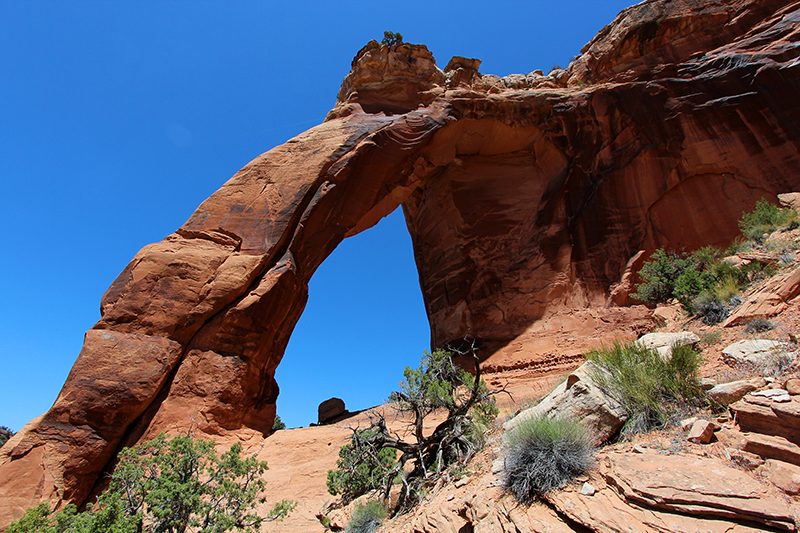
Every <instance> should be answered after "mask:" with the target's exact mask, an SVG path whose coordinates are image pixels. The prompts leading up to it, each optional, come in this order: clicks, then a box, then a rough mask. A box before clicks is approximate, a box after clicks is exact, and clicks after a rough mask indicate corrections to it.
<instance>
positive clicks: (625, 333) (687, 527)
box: [246, 230, 800, 532]
mask: <svg viewBox="0 0 800 533" xmlns="http://www.w3.org/2000/svg"><path fill="white" fill-rule="evenodd" d="M780 238H781V239H782V240H783V241H785V243H788V242H790V241H791V242H794V239H796V238H800V232H798V230H795V231H794V232H791V233H786V234H782V235H781V236H780ZM785 243H784V244H785ZM789 247H790V248H793V247H792V246H789ZM773 248H779V247H777V246H774V245H773ZM779 251H780V252H782V253H783V254H784V255H785V254H786V253H788V254H795V252H794V250H787V249H786V246H783V247H782V248H781V250H779ZM766 253H772V252H769V251H767V252H766ZM776 253H777V252H776ZM797 272H800V267H797V266H796V263H794V264H788V265H782V266H780V267H779V270H778V272H777V273H776V274H775V275H774V276H773V277H772V278H770V279H768V280H764V281H761V282H759V283H757V284H755V285H754V286H753V287H751V288H750V289H749V290H748V291H747V292H746V293H745V294H744V295H743V300H744V303H743V304H742V305H741V306H740V307H739V310H740V311H741V310H743V309H747V308H748V304H753V303H754V301H755V299H758V300H759V302H760V303H759V305H762V306H763V305H764V302H767V301H769V302H772V304H773V305H777V307H776V309H778V308H779V309H780V313H778V314H777V315H776V316H774V317H772V318H771V319H770V320H771V322H772V323H773V325H774V327H773V329H771V330H768V331H764V332H761V333H750V332H749V331H747V323H748V321H749V319H748V318H747V317H745V319H743V320H741V321H740V324H738V325H729V326H728V327H724V326H723V325H722V324H719V325H715V326H707V325H704V324H702V322H700V321H699V320H697V319H692V318H691V317H687V316H686V315H685V314H683V312H682V311H681V310H680V308H679V306H677V305H671V306H669V305H668V306H661V307H659V308H657V309H655V310H654V313H653V314H654V316H655V317H656V318H655V320H656V322H658V325H656V326H655V328H654V329H655V330H656V331H658V332H663V333H673V334H678V333H687V332H688V333H691V334H694V335H696V337H694V341H693V342H695V343H696V345H697V347H698V348H700V349H701V350H702V354H703V358H704V364H703V367H702V369H701V375H702V376H703V378H705V384H706V387H707V388H710V391H709V392H710V393H711V394H712V396H713V397H714V398H715V399H716V400H717V401H719V402H720V403H723V404H725V405H729V407H725V406H721V407H718V408H717V409H716V410H711V409H707V410H705V411H702V412H700V413H696V414H695V415H694V416H693V417H692V418H691V419H689V420H688V421H686V422H685V423H684V424H683V426H684V427H680V426H676V427H673V428H670V429H667V430H663V431H655V432H651V433H648V434H644V435H638V436H636V437H635V438H633V439H632V440H629V441H625V442H616V443H613V444H608V445H605V446H602V447H600V448H598V450H597V452H596V461H595V468H594V469H593V470H592V471H591V472H590V473H589V474H588V475H586V476H584V477H581V478H579V479H577V480H576V481H575V483H573V484H571V485H569V486H567V487H565V488H564V489H563V490H562V491H558V492H556V493H553V494H549V495H547V496H546V497H545V498H544V499H543V500H541V501H537V502H535V503H534V504H533V505H530V506H523V505H519V504H517V503H516V502H515V501H514V499H513V498H512V497H511V496H510V495H509V494H507V493H505V492H504V491H503V489H502V488H501V486H500V485H501V482H500V471H501V465H502V435H503V427H502V424H501V422H507V421H508V420H510V419H512V418H513V417H514V416H515V415H518V414H519V413H520V412H522V411H524V410H525V409H528V408H530V407H531V406H533V405H535V404H536V403H537V402H538V401H539V400H540V399H541V398H542V397H544V396H546V395H547V394H548V393H550V392H551V391H552V390H553V389H555V388H556V386H557V385H558V384H559V383H561V382H563V380H564V378H565V377H566V376H567V375H569V374H570V373H571V371H572V370H574V368H575V367H577V366H578V365H579V364H580V363H581V362H582V356H581V353H582V352H584V351H585V347H586V346H587V345H589V344H597V343H601V342H607V341H608V340H609V339H608V333H610V332H613V330H614V327H617V328H618V329H617V331H618V332H619V333H620V337H621V338H635V337H636V336H637V334H638V333H642V331H641V330H642V328H643V324H644V323H645V322H646V321H645V320H644V319H642V320H637V321H635V323H633V324H630V323H628V324H615V323H614V322H613V321H608V322H606V321H603V320H598V319H597V318H596V317H592V316H589V315H581V314H577V315H576V316H572V317H568V316H557V317H555V319H554V320H552V321H551V322H550V323H551V324H558V323H559V322H562V321H565V320H572V321H584V322H587V323H590V324H593V325H594V324H597V323H601V324H608V327H607V328H604V327H602V326H601V327H599V328H597V329H596V330H595V331H596V334H595V335H587V337H586V338H583V339H580V340H576V339H566V338H560V337H559V336H558V334H557V332H558V329H557V327H552V328H550V331H549V334H550V335H549V336H546V335H544V334H543V333H541V332H539V333H535V332H531V334H530V336H529V338H530V339H531V342H530V344H529V345H525V342H524V341H519V342H517V343H515V345H514V346H509V347H506V348H505V349H504V350H501V351H500V352H498V354H497V355H496V356H494V357H492V358H490V359H489V360H488V361H487V363H486V365H485V366H486V367H489V368H490V370H489V371H488V372H487V373H486V374H485V377H486V379H487V382H488V383H490V385H491V386H494V387H500V386H505V387H506V388H507V389H508V391H509V392H510V393H511V396H506V395H503V396H501V397H500V398H499V405H500V408H501V416H500V419H499V420H500V422H499V423H498V424H497V426H496V427H495V428H494V429H493V430H492V434H491V436H490V444H489V445H488V446H487V448H486V449H485V450H484V451H483V452H482V453H481V454H480V455H479V456H478V457H476V458H475V459H474V460H473V461H472V462H471V463H470V465H469V468H468V473H467V474H466V475H462V474H461V473H460V474H459V475H458V476H453V479H446V480H443V481H442V482H441V483H439V484H438V485H437V486H436V487H435V488H434V489H433V490H432V491H431V493H430V494H429V495H428V497H427V499H426V501H425V502H424V503H423V504H422V505H421V506H419V507H418V508H417V509H416V510H415V511H414V512H412V513H409V514H407V515H403V516H400V517H398V518H396V519H394V520H392V521H389V522H387V523H386V524H385V525H384V526H383V528H382V529H381V531H387V532H388V531H391V532H434V531H436V532H442V531H444V532H447V531H452V532H464V531H502V532H506V531H508V532H515V531H535V532H538V531H542V532H545V531H554V532H557V531H585V530H586V529H585V528H588V529H589V530H592V531H686V532H694V531H713V532H716V531H720V532H721V531H737V532H739V531H740V532H746V531H795V530H796V529H797V524H798V521H800V500H798V494H800V446H798V444H800V396H798V395H797V394H798V393H800V379H798V378H799V377H800V375H798V372H797V362H796V355H797V349H798V347H797V344H796V339H795V334H796V332H797V331H800V330H798V327H800V301H797V300H794V299H790V300H789V301H788V302H787V301H783V300H781V299H780V298H777V297H776V296H775V295H776V294H781V291H783V293H785V294H791V293H792V292H796V289H797V288H800V286H798V287H795V288H794V289H792V288H789V289H787V287H786V286H785V285H786V279H791V278H792V276H791V275H792V274H793V273H797ZM776 280H779V281H781V283H782V285H781V286H779V287H777V288H776V287H775V284H776ZM764 287H771V289H770V291H767V292H768V294H767V293H765V291H764ZM787 290H788V293H787V292H786V291H787ZM753 295H758V297H757V298H754V296H753ZM798 300H800V299H798ZM750 307H752V305H750ZM643 312H644V311H643ZM643 316H644V315H643ZM734 316H735V313H734ZM741 341H746V343H744V344H746V345H747V346H749V347H751V348H756V352H755V353H754V354H749V355H747V354H745V357H749V359H748V360H738V361H737V360H736V359H735V356H736V353H734V354H733V355H730V353H732V352H731V350H727V349H726V347H728V346H731V345H734V344H736V343H739V344H741ZM757 341H771V342H773V343H780V344H778V349H777V350H773V351H767V352H758V350H757V348H758V347H759V343H758V342H757ZM543 346H546V347H547V348H548V350H549V351H548V350H544V352H545V353H546V354H548V356H547V357H542V355H541V354H542V347H543ZM723 350H724V351H723ZM532 351H537V355H538V357H534V358H530V357H527V355H528V352H532ZM726 352H727V353H726ZM764 354H767V356H766V357H767V359H766V360H765V359H764V356H765V355H764ZM740 355H741V354H740ZM526 357H527V360H528V361H530V364H527V365H526V364H524V361H525V359H526ZM543 361H544V362H543ZM776 361H777V362H778V363H779V364H778V365H777V366H776V365H775V362H776ZM792 364H793V365H794V366H792ZM575 375H577V376H579V378H578V379H580V376H581V373H580V372H578V373H577V374H575ZM571 381H572V380H571ZM714 385H716V386H715V387H714V388H711V387H712V386H714ZM562 387H563V385H562ZM559 401H563V400H559ZM544 403H546V402H543V404H544ZM377 409H385V407H380V408H377ZM368 417H369V412H365V413H360V414H358V415H355V416H353V417H351V418H348V419H346V420H344V421H341V422H339V423H337V424H334V425H329V426H320V427H311V428H300V429H290V430H282V431H278V432H276V433H275V434H273V435H271V436H270V437H268V438H267V439H260V438H258V437H256V436H253V437H252V438H251V439H249V440H248V441H247V442H246V444H247V448H248V450H249V451H251V452H255V453H258V455H259V457H260V458H262V459H266V460H268V461H269V462H270V465H271V470H270V471H269V472H268V481H269V489H268V491H269V492H268V495H267V496H268V497H267V501H268V503H270V502H274V501H277V500H280V499H283V498H291V499H296V500H298V502H299V506H298V509H297V510H296V511H295V512H294V513H293V514H292V515H291V516H290V517H289V518H288V519H287V520H286V521H284V522H282V523H276V524H271V526H270V529H269V530H270V531H286V532H295V531H296V532H300V531H304V532H313V531H319V532H322V531H325V528H324V527H323V526H322V525H321V523H320V521H319V515H320V514H321V513H322V512H323V510H324V511H325V513H326V516H327V517H328V519H330V520H331V525H332V526H334V527H336V526H340V527H341V526H344V525H346V522H347V518H348V509H338V510H337V509H335V505H332V500H334V499H333V498H331V497H330V495H328V494H327V492H326V489H325V478H326V472H327V471H328V470H329V469H331V468H332V467H333V466H334V464H335V461H336V458H337V453H338V449H339V447H340V446H341V445H342V444H343V443H344V442H345V441H346V439H347V437H348V435H349V433H350V429H349V428H350V427H356V426H359V425H362V426H364V425H366V424H367V423H368ZM695 419H696V420H695ZM434 422H435V421H434ZM695 422H696V423H695ZM394 423H395V425H396V426H397V427H401V426H402V424H403V421H402V420H395V421H394ZM703 430H705V435H703ZM455 477H458V478H457V479H456V478H455Z"/></svg>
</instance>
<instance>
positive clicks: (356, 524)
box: [345, 501, 386, 533]
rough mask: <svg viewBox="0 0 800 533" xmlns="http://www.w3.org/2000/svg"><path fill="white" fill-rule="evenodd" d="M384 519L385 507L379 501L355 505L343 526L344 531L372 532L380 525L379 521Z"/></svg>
mask: <svg viewBox="0 0 800 533" xmlns="http://www.w3.org/2000/svg"><path fill="white" fill-rule="evenodd" d="M385 519H386V507H384V506H383V505H382V504H381V503H380V502H376V501H369V502H367V503H365V504H363V505H357V506H356V507H355V509H353V515H352V516H351V517H350V522H348V524H347V527H346V528H345V533H372V532H373V531H377V530H378V528H379V527H381V523H383V521H384V520H385Z"/></svg>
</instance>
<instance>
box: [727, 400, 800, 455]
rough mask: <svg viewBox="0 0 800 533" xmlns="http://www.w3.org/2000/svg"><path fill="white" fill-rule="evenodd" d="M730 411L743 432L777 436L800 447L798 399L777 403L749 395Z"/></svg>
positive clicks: (799, 405)
mask: <svg viewBox="0 0 800 533" xmlns="http://www.w3.org/2000/svg"><path fill="white" fill-rule="evenodd" d="M729 409H730V410H731V412H732V413H733V414H734V416H735V417H736V422H737V423H738V424H739V429H740V430H741V431H749V432H754V433H763V434H764V435H775V436H778V437H783V438H785V439H787V440H789V441H790V442H793V443H794V444H797V445H800V401H798V399H796V397H795V398H794V399H792V400H791V401H790V402H786V403H777V402H773V401H770V400H769V399H766V398H759V397H757V396H755V397H754V396H752V395H747V396H745V397H744V398H743V399H742V400H739V401H738V402H736V403H732V404H731V405H730V406H729Z"/></svg>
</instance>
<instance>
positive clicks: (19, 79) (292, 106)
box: [0, 0, 629, 431]
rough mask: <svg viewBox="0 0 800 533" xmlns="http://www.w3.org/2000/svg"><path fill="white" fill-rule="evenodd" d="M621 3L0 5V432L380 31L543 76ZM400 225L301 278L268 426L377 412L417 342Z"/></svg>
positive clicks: (53, 386)
mask: <svg viewBox="0 0 800 533" xmlns="http://www.w3.org/2000/svg"><path fill="white" fill-rule="evenodd" d="M627 5H629V1H619V0H603V1H600V0H591V1H588V0H583V1H579V0H553V1H551V0H538V1H536V0H527V1H520V2H469V1H459V2H455V1H453V2H450V1H447V2H444V1H443V2H435V1H430V0H427V1H424V2H416V1H406V2H378V1H373V2H348V1H339V2H329V1H319V2H304V1H298V0H296V1H294V2H281V3H277V2H270V1H266V0H260V1H235V0H233V1H232V0H226V1H221V0H220V1H218V2H203V1H196V0H195V1H191V2H190V1H184V2H179V1H167V2H165V1H161V0H159V1H152V2H143V1H129V2H111V1H105V0H103V1H95V2H89V1H80V0H73V1H63V2H62V1H46V2H43V1H36V0H15V1H9V0H0V8H2V9H1V10H2V13H3V15H2V17H0V179H1V180H2V182H1V183H2V194H1V195H0V225H1V226H2V248H1V249H2V252H1V253H2V260H0V280H1V281H2V285H0V287H2V289H1V290H2V305H0V362H1V363H2V367H0V368H2V370H0V379H1V380H2V381H1V383H2V384H1V385H0V425H6V426H9V427H10V428H11V429H13V430H15V431H17V430H19V429H20V428H21V427H22V426H23V425H24V424H25V423H26V422H27V421H28V420H30V419H31V418H33V417H35V416H38V415H40V414H41V413H43V412H44V411H46V410H47V409H48V408H49V407H50V405H51V404H52V402H53V400H54V399H55V397H56V395H57V394H58V391H59V389H60V388H61V385H62V384H63V382H64V380H65V379H66V376H67V373H68V372H69V369H70V368H71V366H72V363H73V362H74V361H75V358H76V357H77V355H78V352H79V351H80V348H81V345H82V342H83V334H84V332H85V331H86V330H87V329H89V328H91V327H92V325H93V324H94V323H95V322H96V321H97V319H98V318H99V310H98V309H99V304H100V297H101V296H102V294H103V292H104V291H105V290H106V288H107V287H108V286H109V284H110V283H111V282H112V281H113V280H114V278H115V277H116V276H117V274H118V273H119V272H120V271H121V270H122V269H123V268H124V267H125V265H126V264H127V263H128V261H130V259H131V258H132V257H133V256H134V254H135V253H136V252H137V251H138V250H139V249H140V248H141V247H142V246H144V245H146V244H148V243H151V242H155V241H159V240H161V239H163V238H164V237H165V236H166V235H168V234H169V233H171V232H173V231H174V230H175V229H176V228H178V227H179V226H180V225H181V224H183V223H184V222H185V221H186V219H187V218H188V217H189V215H190V214H191V213H192V212H193V211H194V209H195V208H196V207H197V206H198V205H199V204H200V202H201V201H202V200H203V199H205V198H206V197H207V196H209V195H210V194H211V193H213V192H214V191H215V190H216V189H217V188H218V187H219V186H220V185H222V183H224V182H225V181H226V180H227V179H228V178H229V177H230V176H232V175H233V174H234V173H235V172H236V171H237V170H238V169H239V168H241V167H242V166H244V165H245V164H246V163H247V162H248V161H250V160H251V159H253V158H254V157H256V156H257V155H259V154H260V153H262V152H265V151H267V150H269V149H270V148H272V147H273V146H275V145H278V144H281V143H283V142H284V141H286V140H287V139H289V138H291V137H293V136H294V135H296V134H298V133H300V132H301V131H303V130H305V129H308V128H310V127H311V126H313V125H315V124H317V123H319V122H321V121H322V120H323V119H324V117H325V114H326V113H327V112H328V110H329V109H331V107H333V105H334V103H335V99H336V92H337V91H338V89H339V86H340V84H341V81H342V78H344V76H345V75H346V74H347V72H348V70H349V68H350V61H351V60H352V58H353V56H354V55H355V54H356V52H357V51H358V50H359V49H360V48H361V47H362V46H363V45H364V44H366V43H367V41H369V40H370V39H373V38H374V39H378V40H380V38H381V37H382V36H383V31H384V30H389V31H396V32H400V33H402V34H403V36H404V37H405V40H406V41H408V42H411V43H422V44H426V45H427V46H428V48H429V49H430V50H431V51H432V52H433V54H434V56H435V57H436V59H437V62H438V64H439V65H440V66H441V67H443V66H444V65H445V64H446V63H447V61H448V60H449V59H450V57H451V56H453V55H461V56H466V57H477V58H479V59H482V60H483V64H482V65H481V69H480V70H481V72H483V73H491V74H498V75H500V76H503V75H507V74H511V73H526V72H530V71H532V70H535V69H542V70H544V71H545V72H546V71H548V70H549V69H550V68H551V67H552V66H553V65H554V64H560V65H562V66H566V65H567V64H568V63H569V60H570V58H571V57H572V56H573V55H575V54H577V53H579V50H580V48H581V47H582V46H583V45H584V44H585V43H586V42H588V41H589V40H590V39H591V38H592V37H593V36H594V34H595V33H596V32H597V31H598V30H599V29H600V28H602V27H603V26H604V25H605V24H607V23H609V22H611V20H613V18H614V16H615V15H616V14H617V13H618V12H619V11H620V10H621V9H623V8H625V7H627ZM428 342H429V330H428V325H427V319H426V317H425V316H424V308H423V304H422V298H421V295H420V291H419V283H418V279H417V275H416V270H415V267H414V263H413V257H412V251H411V243H410V239H409V237H408V235H407V232H406V230H405V226H404V222H403V218H402V215H401V214H400V213H399V212H396V213H395V214H393V215H392V216H390V217H388V218H387V219H385V220H384V221H382V222H381V223H380V224H379V225H378V226H376V227H375V228H373V229H372V230H369V231H367V232H365V233H363V234H361V235H359V236H356V237H354V238H351V239H348V240H347V241H345V242H344V243H343V244H342V245H341V246H340V247H339V248H338V249H337V250H336V252H335V253H334V254H333V255H332V256H331V257H330V258H329V259H328V261H326V262H325V263H324V264H323V265H322V267H321V268H320V269H319V271H318V273H317V274H316V276H315V277H314V279H313V280H312V282H311V286H310V299H309V304H308V306H307V308H306V312H305V315H304V316H303V318H302V319H301V320H300V323H299V325H298V327H297V329H296V330H295V333H294V335H293V337H292V340H291V342H290V345H289V349H288V350H287V353H286V356H285V358H284V362H283V363H282V365H281V366H280V367H279V369H278V373H277V379H278V383H279V384H280V386H281V389H282V393H281V397H280V398H279V399H278V414H279V415H281V417H282V418H283V419H284V421H285V422H286V423H287V424H288V425H289V426H291V427H294V426H301V425H308V424H309V423H311V422H315V421H316V408H317V405H318V404H319V402H321V401H323V400H325V399H327V398H329V397H331V396H338V397H340V398H342V399H344V400H345V402H346V404H347V407H348V408H349V409H351V410H356V409H363V408H367V407H370V406H372V405H376V404H378V403H380V402H381V400H382V399H384V398H386V397H387V396H388V394H389V392H390V391H392V390H393V389H395V388H396V386H397V383H398V382H399V381H400V379H401V378H402V369H403V368H404V367H405V366H406V365H413V366H416V365H417V364H418V363H419V358H420V356H421V355H422V351H423V350H424V349H426V348H427V347H428Z"/></svg>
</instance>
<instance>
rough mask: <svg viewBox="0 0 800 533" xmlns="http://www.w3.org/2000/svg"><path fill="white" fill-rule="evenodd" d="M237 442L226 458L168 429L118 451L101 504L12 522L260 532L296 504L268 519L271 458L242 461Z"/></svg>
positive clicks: (48, 530) (89, 531) (65, 527)
mask: <svg viewBox="0 0 800 533" xmlns="http://www.w3.org/2000/svg"><path fill="white" fill-rule="evenodd" d="M241 451H242V445H241V444H240V443H235V444H234V445H233V446H231V448H230V449H229V450H228V451H226V452H225V453H223V454H222V455H220V456H217V455H216V453H215V450H214V443H213V442H210V441H204V440H200V439H194V438H193V437H192V436H191V435H187V436H181V437H175V438H174V439H171V440H168V439H167V438H166V436H165V435H164V434H161V435H159V436H158V437H156V438H155V439H153V440H150V441H147V442H144V443H142V444H139V445H137V446H135V447H133V448H124V449H123V450H122V451H121V452H120V454H119V463H118V464H117V466H116V468H115V469H114V472H113V474H112V476H111V483H110V485H109V488H108V489H107V490H106V491H105V492H103V493H102V494H100V496H99V497H98V499H97V504H96V505H94V506H92V507H91V508H90V509H87V511H86V512H82V513H78V512H76V508H75V506H74V505H68V506H65V508H64V509H63V510H61V511H59V512H58V513H55V514H51V512H50V509H49V508H48V507H47V505H46V504H40V505H39V506H37V507H35V508H33V509H29V510H28V511H27V512H26V514H25V516H24V517H23V518H22V519H20V520H19V521H17V522H15V523H14V524H12V525H11V526H10V527H9V530H8V531H10V532H12V533H66V532H70V533H95V532H101V531H102V532H109V533H134V532H137V531H153V532H158V531H160V532H165V533H167V532H169V533H184V532H186V531H203V532H208V533H212V532H213V533H222V532H225V531H232V530H234V529H235V530H237V531H254V530H255V531H258V530H260V525H261V524H262V523H263V522H267V521H273V520H282V519H283V518H284V517H286V515H287V514H288V513H289V512H291V511H292V510H293V509H294V507H295V506H296V505H297V504H296V502H292V501H289V500H283V501H281V502H279V503H278V504H276V505H275V507H274V508H273V509H272V510H271V511H270V512H269V513H268V514H267V516H265V517H261V516H259V515H258V514H256V512H255V506H256V504H258V503H263V502H264V499H263V498H261V497H260V493H261V492H263V489H264V487H265V485H266V482H265V481H264V480H263V478H262V475H263V473H264V472H265V471H266V470H267V464H266V462H264V461H258V460H257V459H256V457H255V456H252V457H248V458H245V459H243V458H242V457H241Z"/></svg>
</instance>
